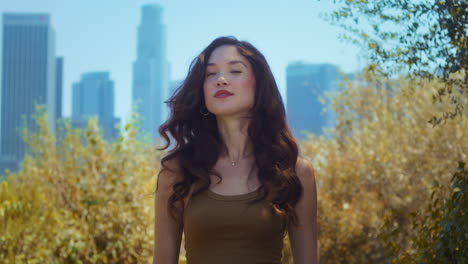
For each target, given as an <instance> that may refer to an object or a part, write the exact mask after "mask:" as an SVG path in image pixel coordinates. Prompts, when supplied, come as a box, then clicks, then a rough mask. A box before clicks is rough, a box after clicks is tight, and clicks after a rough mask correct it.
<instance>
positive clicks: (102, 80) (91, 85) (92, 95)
mask: <svg viewBox="0 0 468 264" xmlns="http://www.w3.org/2000/svg"><path fill="white" fill-rule="evenodd" d="M72 94H73V98H72V126H73V127H77V128H86V126H87V122H88V119H89V118H90V117H97V118H98V123H99V127H100V131H102V132H103V133H102V136H103V137H104V138H105V139H107V140H113V139H115V138H116V136H117V135H118V129H117V128H115V126H116V125H119V124H120V118H115V117H114V82H113V81H112V80H110V78H109V72H88V73H84V74H82V75H81V80H80V82H78V83H74V84H73V91H72Z"/></svg>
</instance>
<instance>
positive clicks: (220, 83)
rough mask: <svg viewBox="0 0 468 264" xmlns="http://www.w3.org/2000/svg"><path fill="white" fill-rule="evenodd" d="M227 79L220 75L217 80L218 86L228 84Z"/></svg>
mask: <svg viewBox="0 0 468 264" xmlns="http://www.w3.org/2000/svg"><path fill="white" fill-rule="evenodd" d="M227 84H228V83H227V81H226V78H224V77H223V76H220V77H219V78H218V80H217V81H216V86H223V85H227Z"/></svg>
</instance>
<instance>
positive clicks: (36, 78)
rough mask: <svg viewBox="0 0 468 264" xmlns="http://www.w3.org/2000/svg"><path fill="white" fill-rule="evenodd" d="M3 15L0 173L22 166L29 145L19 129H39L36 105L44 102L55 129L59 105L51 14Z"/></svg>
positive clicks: (33, 130) (51, 126)
mask: <svg viewBox="0 0 468 264" xmlns="http://www.w3.org/2000/svg"><path fill="white" fill-rule="evenodd" d="M2 19H3V22H2V62H1V63H2V67H1V68H2V78H1V80H2V81H1V96H0V98H1V99H0V108H1V110H0V160H1V161H0V174H3V173H4V170H5V169H10V170H11V171H17V170H18V169H19V168H20V166H21V162H22V160H23V158H24V154H25V149H26V145H25V142H24V140H23V138H22V134H21V132H20V129H21V127H22V126H23V125H26V127H27V128H28V129H29V130H30V131H31V132H35V131H37V127H36V125H35V122H34V120H33V114H34V113H35V112H36V110H35V107H36V105H38V104H40V105H44V106H45V108H46V111H47V115H48V123H49V127H50V130H51V131H52V133H55V129H56V118H57V107H58V106H57V103H58V102H57V93H58V91H57V89H58V87H57V86H56V57H55V33H54V30H53V29H52V27H51V23H50V16H49V15H48V14H15V13H4V14H3V16H2ZM60 93H61V91H60Z"/></svg>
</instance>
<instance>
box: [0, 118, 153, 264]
mask: <svg viewBox="0 0 468 264" xmlns="http://www.w3.org/2000/svg"><path fill="white" fill-rule="evenodd" d="M37 124H38V126H39V128H40V129H39V132H38V133H34V134H32V133H28V132H27V131H25V137H26V138H27V141H28V144H29V146H30V149H31V151H30V152H29V154H28V155H26V157H25V159H24V163H23V168H22V170H21V171H20V172H19V173H18V174H11V175H9V177H8V179H7V181H4V182H3V183H2V185H1V190H0V260H1V261H0V262H1V263H146V262H148V261H149V259H150V258H151V257H152V248H153V231H152V230H153V229H152V222H153V219H154V217H153V209H152V201H153V199H152V197H153V195H152V192H153V190H154V187H155V175H156V174H157V164H158V163H157V162H156V161H157V153H154V150H152V148H151V147H152V146H150V145H149V144H147V145H143V143H142V142H140V141H138V140H137V139H136V138H135V135H136V133H135V129H136V127H135V126H134V125H133V124H131V123H129V124H128V125H127V126H126V127H125V131H126V132H127V134H126V136H125V137H123V136H121V137H120V138H119V139H118V140H116V141H115V142H112V143H110V144H108V143H106V142H105V141H104V140H103V139H102V138H101V135H100V133H99V129H98V127H97V121H96V120H94V119H92V120H90V121H89V123H88V128H87V129H86V131H84V132H85V133H84V135H83V131H80V130H76V129H71V128H70V126H69V124H67V125H66V129H65V130H66V133H64V135H65V137H64V138H63V140H62V141H61V142H59V143H57V142H56V139H55V137H54V136H53V135H52V134H51V133H50V131H49V129H48V127H47V117H46V115H45V113H44V111H42V113H41V114H38V115H37Z"/></svg>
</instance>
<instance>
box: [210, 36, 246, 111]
mask: <svg viewBox="0 0 468 264" xmlns="http://www.w3.org/2000/svg"><path fill="white" fill-rule="evenodd" d="M203 93H204V97H205V103H206V108H207V109H208V111H210V112H211V113H213V114H215V115H216V116H232V115H236V116H237V115H245V114H247V113H248V111H249V110H250V109H251V108H252V107H253V104H254V98H255V75H254V73H253V69H252V65H251V64H250V62H249V61H248V60H247V59H246V58H245V57H244V56H242V55H241V54H239V52H238V51H237V48H236V47H235V46H230V45H223V46H219V47H218V48H216V49H215V50H214V51H213V53H211V56H210V58H209V60H208V66H207V68H206V75H205V81H204V83H203Z"/></svg>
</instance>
